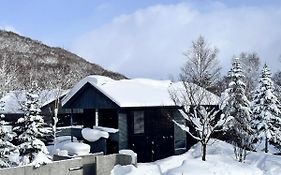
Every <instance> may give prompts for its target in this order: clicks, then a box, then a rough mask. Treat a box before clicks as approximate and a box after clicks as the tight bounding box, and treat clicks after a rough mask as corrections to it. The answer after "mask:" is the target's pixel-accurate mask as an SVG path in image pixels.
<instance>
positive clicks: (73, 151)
mask: <svg viewBox="0 0 281 175" xmlns="http://www.w3.org/2000/svg"><path fill="white" fill-rule="evenodd" d="M61 149H62V150H66V151H67V152H68V154H69V155H71V156H72V155H86V154H89V153H90V145H88V144H85V143H78V142H70V143H66V144H64V145H63V147H62V148H61Z"/></svg>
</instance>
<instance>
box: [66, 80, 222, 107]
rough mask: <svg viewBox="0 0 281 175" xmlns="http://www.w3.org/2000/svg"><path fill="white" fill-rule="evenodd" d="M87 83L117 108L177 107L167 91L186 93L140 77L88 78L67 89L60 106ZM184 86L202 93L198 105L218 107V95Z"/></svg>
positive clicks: (175, 84) (171, 84)
mask: <svg viewBox="0 0 281 175" xmlns="http://www.w3.org/2000/svg"><path fill="white" fill-rule="evenodd" d="M87 83H90V84H91V85H92V86H93V87H95V88H96V89H98V90H99V91H100V92H101V93H103V94H104V95H105V96H107V97H108V98H109V99H110V100H112V101H113V102H114V103H116V104H117V105H118V106H119V107H154V106H176V105H175V102H174V101H173V100H172V99H171V94H170V92H175V93H176V94H177V96H179V97H181V96H182V94H184V93H183V92H184V91H185V88H184V85H183V83H182V82H172V81H170V80H152V79H139V78H138V79H123V80H113V79H111V78H108V77H104V76H98V75H91V76H88V77H86V78H84V79H82V80H81V81H80V82H78V83H77V84H76V85H75V86H74V87H73V88H72V89H71V90H70V92H69V93H68V94H67V95H66V96H65V97H64V98H63V99H62V105H63V106H64V105H65V104H66V103H67V102H68V101H70V100H71V99H72V98H73V97H74V95H75V94H76V93H77V92H79V90H80V89H81V88H83V87H84V86H85V85H86V84H87ZM187 85H188V86H190V87H191V88H192V89H195V88H196V89H197V90H198V94H201V92H204V99H203V100H201V103H200V104H201V105H217V104H218V101H219V97H218V96H216V95H214V94H212V93H210V92H209V91H207V90H205V89H203V88H201V87H199V86H197V85H195V84H192V83H188V84H187ZM198 94H197V95H198ZM185 105H187V104H185ZM189 105H192V104H189Z"/></svg>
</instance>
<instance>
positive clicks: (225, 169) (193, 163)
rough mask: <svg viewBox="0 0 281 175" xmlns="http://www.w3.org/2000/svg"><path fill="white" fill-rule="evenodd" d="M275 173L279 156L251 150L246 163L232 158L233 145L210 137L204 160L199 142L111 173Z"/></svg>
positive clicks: (279, 171) (279, 167)
mask: <svg viewBox="0 0 281 175" xmlns="http://www.w3.org/2000/svg"><path fill="white" fill-rule="evenodd" d="M151 174H153V175H183V174H184V175H188V174H194V175H210V174H216V175H277V174H281V157H280V156H275V155H272V154H265V153H262V152H258V153H256V152H250V153H249V155H248V157H247V159H246V161H245V163H240V162H237V161H236V160H235V158H234V153H233V146H232V145H230V144H228V143H225V142H223V141H218V140H211V141H210V143H209V145H208V147H207V161H206V162H203V161H201V145H200V144H196V145H195V146H193V147H192V148H191V149H190V150H189V151H188V152H187V153H185V154H182V155H178V156H171V157H168V158H166V159H162V160H158V161H155V162H152V163H138V167H137V168H136V167H134V166H133V165H128V166H120V165H117V166H115V167H114V169H113V170H112V171H111V175H151Z"/></svg>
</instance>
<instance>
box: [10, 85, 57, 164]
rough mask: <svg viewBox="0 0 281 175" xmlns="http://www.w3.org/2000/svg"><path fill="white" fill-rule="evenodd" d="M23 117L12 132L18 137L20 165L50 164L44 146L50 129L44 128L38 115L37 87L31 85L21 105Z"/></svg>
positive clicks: (44, 125) (42, 120)
mask: <svg viewBox="0 0 281 175" xmlns="http://www.w3.org/2000/svg"><path fill="white" fill-rule="evenodd" d="M22 107H23V111H24V117H21V118H19V119H18V121H17V122H16V126H15V127H14V131H15V132H16V133H17V135H18V138H17V139H18V140H17V146H18V149H19V152H20V156H21V160H20V164H21V165H25V164H29V163H32V164H34V165H35V166H38V165H40V164H44V163H47V162H50V160H49V159H48V151H47V148H46V146H45V144H44V142H43V141H44V140H45V138H46V136H48V135H50V134H51V132H52V131H51V129H50V128H47V127H46V124H45V123H44V119H43V117H42V115H41V114H40V112H41V110H40V105H39V95H38V86H37V85H36V83H33V85H32V88H31V89H30V90H29V91H28V92H27V94H26V101H25V103H24V104H23V105H22Z"/></svg>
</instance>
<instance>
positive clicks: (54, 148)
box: [47, 136, 78, 155]
mask: <svg viewBox="0 0 281 175" xmlns="http://www.w3.org/2000/svg"><path fill="white" fill-rule="evenodd" d="M73 142H78V141H77V138H76V137H73ZM66 143H71V136H60V137H56V139H55V140H54V142H53V145H49V146H47V148H48V152H49V153H50V155H54V154H59V153H60V152H61V149H62V148H63V146H64V145H65V144H66Z"/></svg>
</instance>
